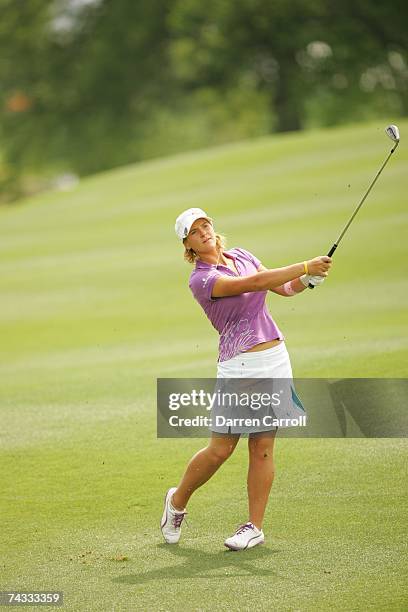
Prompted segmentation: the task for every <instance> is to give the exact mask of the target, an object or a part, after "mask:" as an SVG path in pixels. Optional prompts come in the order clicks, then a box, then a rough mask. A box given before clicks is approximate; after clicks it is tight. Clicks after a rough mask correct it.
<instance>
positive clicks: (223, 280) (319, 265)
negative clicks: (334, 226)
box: [211, 256, 331, 298]
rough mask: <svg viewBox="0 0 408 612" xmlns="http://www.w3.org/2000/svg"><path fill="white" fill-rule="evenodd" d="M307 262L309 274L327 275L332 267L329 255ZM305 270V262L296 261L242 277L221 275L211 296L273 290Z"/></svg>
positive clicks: (296, 277) (292, 279)
mask: <svg viewBox="0 0 408 612" xmlns="http://www.w3.org/2000/svg"><path fill="white" fill-rule="evenodd" d="M306 263H307V269H308V272H309V274H319V275H321V276H327V270H328V269H329V268H330V265H331V259H330V257H327V256H322V257H315V258H314V259H311V260H309V261H307V262H306ZM304 272H305V266H304V264H303V263H296V264H293V265H291V266H285V267H284V268H275V269H273V270H267V269H265V270H261V271H260V272H258V273H257V274H251V275H250V276H243V277H240V278H236V277H234V278H231V277H230V276H220V277H218V278H217V280H216V281H215V283H214V286H213V289H212V293H211V296H212V297H214V298H217V297H227V296H231V295H240V294H241V293H251V292H254V291H266V290H268V289H270V290H271V291H273V290H275V289H276V288H278V287H281V286H282V285H284V284H285V283H287V282H288V281H294V280H295V279H298V278H299V276H301V275H302V274H304ZM299 282H300V281H299Z"/></svg>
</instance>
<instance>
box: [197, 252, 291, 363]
mask: <svg viewBox="0 0 408 612" xmlns="http://www.w3.org/2000/svg"><path fill="white" fill-rule="evenodd" d="M224 255H225V256H226V257H229V258H231V259H233V260H234V263H235V267H236V268H237V270H238V275H239V276H250V275H251V274H256V273H257V271H258V268H259V266H260V265H261V262H260V261H259V259H257V258H256V257H255V256H254V255H252V254H251V253H249V251H245V249H238V248H235V249H230V250H229V251H224ZM223 275H224V276H237V274H236V273H235V272H233V271H232V270H230V269H229V268H227V267H226V266H223V265H221V264H220V265H218V266H217V267H216V266H215V265H213V264H208V263H205V262H204V261H200V260H197V261H196V266H195V269H194V270H193V271H192V273H191V276H190V282H189V287H190V289H191V291H192V292H193V295H194V297H195V299H196V300H197V302H198V303H199V304H200V305H201V306H202V308H203V309H204V312H205V314H206V315H207V317H208V318H209V319H210V321H211V323H212V325H213V326H214V327H215V329H216V330H217V331H218V332H219V334H220V344H219V357H218V361H227V360H228V359H231V358H232V357H235V356H236V355H239V353H242V352H244V351H247V350H248V349H250V348H252V347H253V346H255V345H256V344H259V343H260V342H268V341H269V340H274V339H275V338H279V339H280V340H283V335H282V334H281V332H280V330H279V328H278V326H277V325H276V323H275V321H274V320H273V319H272V317H271V315H270V314H269V311H268V308H267V306H266V304H265V298H266V295H267V293H268V292H267V291H254V292H248V293H242V294H241V295H233V296H227V297H221V298H213V297H211V292H212V289H213V286H214V283H215V281H216V280H217V278H218V277H219V276H223Z"/></svg>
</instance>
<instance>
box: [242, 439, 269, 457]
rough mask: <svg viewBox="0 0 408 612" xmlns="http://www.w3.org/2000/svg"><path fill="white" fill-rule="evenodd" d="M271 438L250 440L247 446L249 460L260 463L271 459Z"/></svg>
mask: <svg viewBox="0 0 408 612" xmlns="http://www.w3.org/2000/svg"><path fill="white" fill-rule="evenodd" d="M273 443H274V440H273V438H252V439H250V441H249V444H248V450H249V456H250V458H251V459H256V460H260V461H266V460H272V459H273Z"/></svg>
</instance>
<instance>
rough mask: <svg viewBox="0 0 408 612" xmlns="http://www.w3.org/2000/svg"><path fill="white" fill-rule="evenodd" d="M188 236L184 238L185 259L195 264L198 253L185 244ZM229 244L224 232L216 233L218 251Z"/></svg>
mask: <svg viewBox="0 0 408 612" xmlns="http://www.w3.org/2000/svg"><path fill="white" fill-rule="evenodd" d="M186 240H187V239H186V238H184V240H183V244H184V248H185V250H184V259H185V260H186V261H188V263H191V264H193V263H194V262H195V260H196V259H197V253H196V252H195V251H193V249H188V248H187V247H186V246H185V242H186ZM226 246H227V239H226V238H225V236H223V235H222V234H215V247H216V249H217V251H218V253H219V252H220V251H221V250H222V249H225V247H226Z"/></svg>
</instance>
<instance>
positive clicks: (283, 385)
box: [210, 341, 306, 434]
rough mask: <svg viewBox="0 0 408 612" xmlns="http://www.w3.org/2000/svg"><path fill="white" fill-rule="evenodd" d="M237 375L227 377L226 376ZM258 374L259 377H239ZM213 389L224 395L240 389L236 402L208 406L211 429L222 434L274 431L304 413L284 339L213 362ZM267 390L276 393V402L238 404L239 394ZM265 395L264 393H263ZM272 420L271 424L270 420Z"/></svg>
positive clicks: (294, 421)
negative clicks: (270, 345) (215, 372)
mask: <svg viewBox="0 0 408 612" xmlns="http://www.w3.org/2000/svg"><path fill="white" fill-rule="evenodd" d="M234 378H235V379H236V378H239V379H241V380H240V381H235V382H234V381H229V380H227V379H234ZM254 378H258V379H259V378H261V379H263V380H262V381H258V382H256V381H251V380H243V379H254ZM217 379H218V380H217V387H216V389H217V391H219V392H221V393H223V394H225V395H226V396H228V394H230V393H231V392H236V391H237V389H238V390H239V392H240V396H239V397H240V401H239V405H238V406H237V405H232V406H228V407H226V406H225V405H220V404H222V403H223V402H222V401H220V402H215V403H214V406H213V408H212V410H211V427H210V429H211V431H213V432H216V433H224V434H238V433H239V434H242V433H243V434H249V433H258V432H261V431H274V430H275V431H276V429H277V428H278V426H277V424H276V422H277V420H279V427H291V426H295V425H296V421H297V420H298V419H299V417H304V419H305V417H306V413H305V410H304V408H303V406H302V403H301V402H300V400H299V398H298V397H297V395H296V392H295V389H294V385H293V375H292V366H291V364H290V359H289V354H288V351H287V349H286V346H285V343H284V342H283V341H282V342H281V343H280V344H277V345H276V346H273V347H272V348H270V349H266V350H264V351H254V352H249V353H240V354H239V355H236V356H235V357H233V358H232V359H228V360H227V361H222V362H219V363H218V366H217ZM266 392H268V393H269V395H270V396H272V394H273V395H274V397H276V398H277V397H278V395H279V405H274V406H273V407H272V406H262V407H260V408H257V409H255V410H254V409H253V408H252V407H249V406H246V407H245V406H244V407H243V406H242V403H241V398H243V397H244V396H250V397H251V398H254V397H257V398H258V397H260V395H261V393H266ZM222 397H224V396H222ZM265 397H266V395H265ZM273 423H274V424H273Z"/></svg>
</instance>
